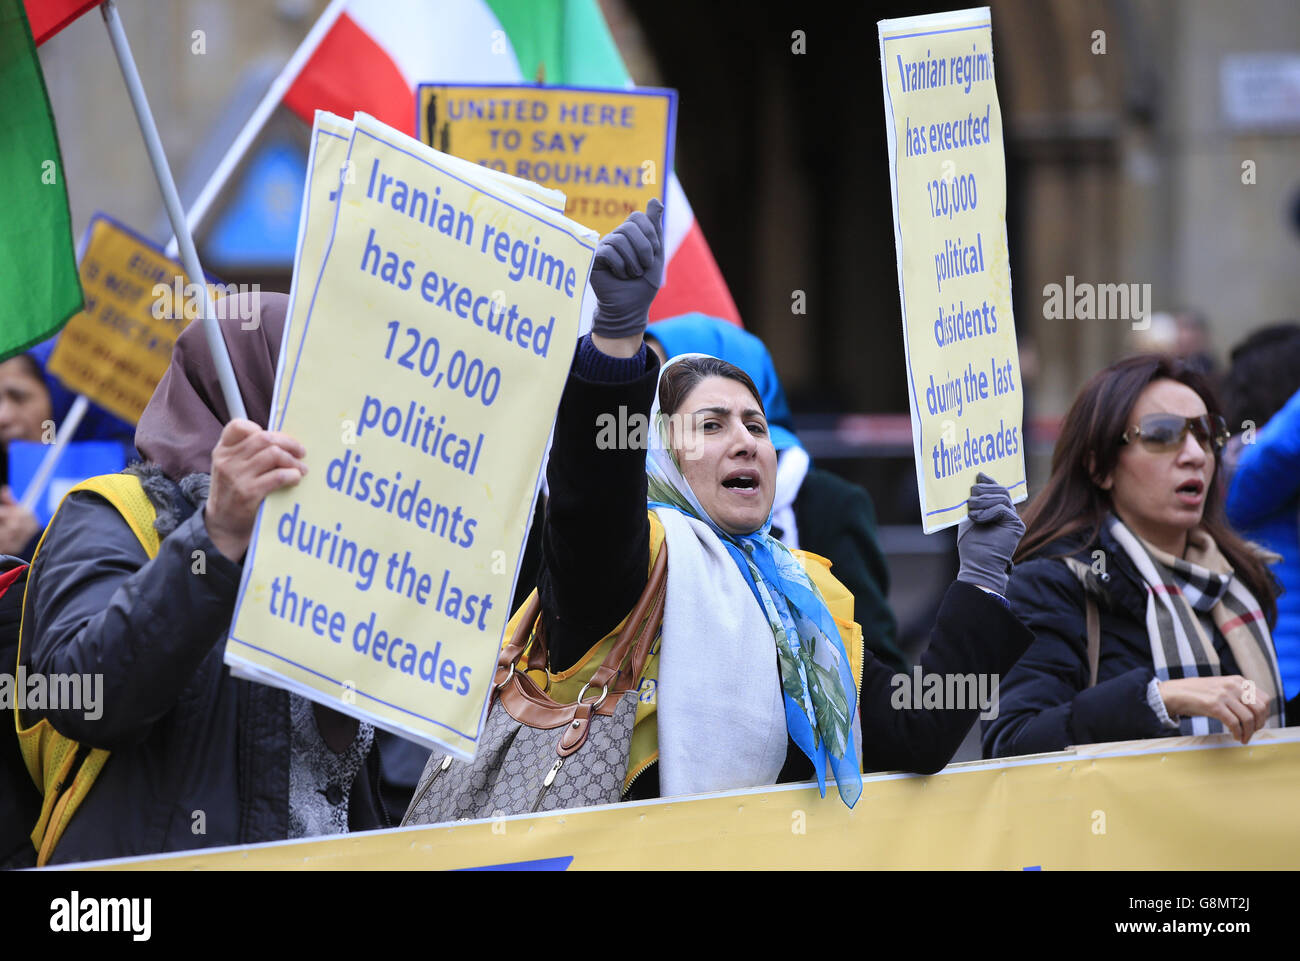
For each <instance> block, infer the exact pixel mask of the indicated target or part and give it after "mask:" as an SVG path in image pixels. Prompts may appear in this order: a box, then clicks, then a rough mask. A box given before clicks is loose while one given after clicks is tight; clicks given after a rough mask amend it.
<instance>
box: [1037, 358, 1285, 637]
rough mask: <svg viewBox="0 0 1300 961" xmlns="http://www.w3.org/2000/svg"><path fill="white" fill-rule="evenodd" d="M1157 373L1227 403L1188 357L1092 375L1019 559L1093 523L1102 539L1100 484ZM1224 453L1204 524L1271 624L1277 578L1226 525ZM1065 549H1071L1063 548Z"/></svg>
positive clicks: (1105, 501)
mask: <svg viewBox="0 0 1300 961" xmlns="http://www.w3.org/2000/svg"><path fill="white" fill-rule="evenodd" d="M1157 380H1173V381H1177V382H1178V383H1180V384H1184V385H1186V386H1187V387H1190V388H1191V389H1192V390H1194V391H1196V394H1197V396H1199V397H1200V398H1201V400H1203V401H1204V402H1205V407H1206V409H1207V410H1208V412H1209V413H1210V414H1211V415H1216V414H1220V413H1221V411H1222V408H1221V406H1220V404H1219V400H1218V397H1217V396H1216V395H1215V392H1214V388H1213V386H1212V385H1211V382H1210V380H1209V378H1207V377H1206V376H1205V375H1204V374H1202V373H1200V372H1198V371H1197V370H1195V369H1193V368H1191V367H1189V366H1188V365H1187V364H1186V363H1184V362H1183V361H1182V360H1180V359H1178V358H1175V357H1171V356H1169V355H1165V354H1139V355H1137V356H1135V357H1127V358H1125V359H1124V360H1121V361H1119V362H1118V363H1115V364H1111V365H1110V366H1109V367H1107V368H1106V369H1105V370H1102V371H1100V372H1098V373H1097V374H1094V375H1093V377H1092V379H1091V380H1089V381H1088V383H1086V384H1084V386H1083V389H1082V390H1081V391H1079V396H1078V397H1076V398H1075V399H1074V403H1073V404H1071V405H1070V410H1069V412H1068V413H1067V414H1066V415H1065V420H1064V422H1063V423H1062V424H1061V436H1060V439H1059V440H1058V441H1057V442H1056V449H1055V450H1054V451H1053V452H1052V474H1051V477H1050V478H1048V481H1047V486H1046V487H1044V488H1043V490H1042V492H1041V493H1039V495H1038V496H1037V497H1036V498H1034V501H1033V503H1031V504H1030V505H1029V507H1028V509H1027V510H1026V511H1025V516H1024V521H1025V535H1024V537H1022V538H1021V539H1020V547H1019V548H1018V549H1017V551H1016V557H1015V559H1016V560H1017V561H1022V560H1025V559H1027V558H1029V557H1032V556H1035V555H1038V554H1041V553H1042V552H1043V550H1044V549H1045V548H1046V547H1048V546H1049V545H1051V544H1053V543H1055V542H1056V541H1059V540H1061V539H1063V538H1067V537H1069V536H1070V535H1072V534H1076V533H1078V532H1079V531H1081V530H1087V531H1088V532H1089V533H1088V542H1089V543H1092V542H1093V541H1094V540H1096V538H1097V535H1098V534H1099V533H1100V531H1101V525H1102V521H1103V519H1104V518H1105V516H1106V513H1107V512H1108V511H1110V510H1111V499H1110V494H1109V492H1107V491H1104V490H1102V489H1101V488H1100V487H1098V486H1097V482H1096V480H1095V479H1096V478H1104V477H1105V476H1106V475H1107V474H1109V473H1110V472H1111V471H1112V470H1114V468H1115V464H1116V463H1117V462H1118V460H1119V455H1120V447H1121V446H1122V437H1121V435H1122V434H1123V433H1124V431H1125V430H1127V429H1128V428H1129V426H1130V424H1129V423H1128V421H1129V418H1130V417H1131V416H1132V413H1133V408H1134V406H1136V404H1137V400H1138V395H1140V394H1141V393H1142V391H1143V390H1145V389H1146V387H1147V385H1148V384H1151V383H1153V382H1155V381H1157ZM1222 475H1223V458H1222V457H1216V458H1215V463H1214V476H1213V477H1212V478H1210V484H1209V487H1208V489H1207V490H1206V492H1205V493H1206V498H1205V512H1204V514H1203V515H1202V517H1201V526H1202V527H1203V528H1204V530H1205V532H1206V533H1207V534H1209V535H1210V536H1211V537H1212V538H1214V542H1215V544H1217V545H1218V548H1219V550H1220V551H1221V552H1222V553H1223V556H1224V557H1225V558H1227V560H1228V563H1230V564H1231V565H1232V566H1233V569H1234V570H1235V571H1236V573H1237V576H1238V577H1239V578H1240V579H1241V582H1242V583H1243V584H1244V585H1245V586H1246V588H1247V589H1248V590H1249V591H1250V592H1251V593H1252V594H1253V595H1255V599H1256V600H1257V601H1258V602H1259V605H1260V608H1261V609H1262V610H1263V611H1264V614H1265V616H1266V617H1267V618H1268V622H1269V624H1270V625H1271V624H1272V623H1273V622H1274V620H1275V618H1276V616H1277V602H1276V600H1275V597H1274V582H1273V578H1272V576H1271V575H1270V574H1269V572H1268V569H1267V568H1266V567H1265V566H1264V563H1263V562H1262V561H1261V560H1260V559H1259V557H1258V556H1257V555H1256V554H1255V553H1254V551H1253V550H1252V549H1251V548H1250V547H1249V546H1248V545H1247V544H1246V542H1245V541H1244V540H1242V539H1241V537H1239V536H1238V535H1237V534H1236V533H1235V532H1233V530H1232V528H1231V526H1229V524H1228V520H1227V516H1226V514H1225V512H1224V508H1223V496H1222V492H1221V488H1222V486H1223V484H1222V483H1221V482H1220V479H1221V478H1222ZM1062 553H1063V554H1064V553H1068V552H1067V551H1062Z"/></svg>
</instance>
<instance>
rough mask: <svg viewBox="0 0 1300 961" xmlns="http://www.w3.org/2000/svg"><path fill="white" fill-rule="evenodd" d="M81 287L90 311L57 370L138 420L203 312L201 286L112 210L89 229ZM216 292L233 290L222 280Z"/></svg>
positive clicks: (69, 333) (67, 339)
mask: <svg viewBox="0 0 1300 961" xmlns="http://www.w3.org/2000/svg"><path fill="white" fill-rule="evenodd" d="M81 288H82V290H83V291H85V295H86V309H85V310H83V311H82V312H81V313H79V314H77V315H76V316H75V317H73V318H72V319H71V320H70V321H68V325H67V326H66V327H64V328H63V333H62V334H61V335H60V336H59V341H58V343H57V344H56V345H55V347H54V353H53V354H52V355H51V356H50V364H49V368H50V372H51V373H53V374H54V375H55V376H56V377H58V378H59V380H61V381H62V382H63V383H64V384H66V385H67V387H68V389H69V390H73V391H76V392H77V393H79V394H84V395H86V397H87V398H88V399H90V400H91V401H93V402H94V403H96V404H98V405H99V406H100V407H103V408H104V409H105V410H108V411H111V412H112V413H114V414H116V415H117V416H118V417H121V418H122V419H123V420H126V421H129V422H130V423H132V424H134V423H136V422H137V421H138V420H139V419H140V414H141V413H143V411H144V408H145V405H146V404H147V403H149V398H150V397H152V396H153V392H154V388H155V387H157V386H158V381H160V380H162V375H163V373H164V372H165V371H166V370H167V365H168V364H169V363H170V362H171V356H172V345H173V344H175V343H176V338H177V336H178V335H179V334H180V332H181V331H182V330H184V329H185V325H186V324H187V323H189V321H190V320H193V319H194V318H195V317H197V316H198V315H199V309H200V308H199V298H200V297H201V296H202V293H201V289H200V288H197V287H190V286H189V282H188V278H187V277H186V276H185V271H184V270H183V269H182V268H181V265H180V264H178V263H177V262H176V261H174V260H171V259H170V258H168V257H166V256H164V255H163V254H162V252H161V251H159V250H158V248H156V247H155V246H154V245H153V244H151V243H150V242H149V241H147V240H145V239H144V238H143V237H141V236H139V235H138V234H136V233H135V232H134V231H132V230H129V229H128V228H126V227H124V226H122V225H121V224H119V223H117V222H116V221H114V220H113V219H112V218H110V217H107V216H105V215H104V214H96V215H95V216H94V217H93V218H92V219H91V221H90V226H89V227H88V228H87V230H86V238H85V241H84V243H83V253H82V256H81ZM209 289H210V290H211V291H212V293H213V294H214V296H221V295H223V294H225V293H228V291H226V290H224V289H223V288H222V287H221V286H220V285H210V287H209ZM217 303H218V305H220V300H218V301H217ZM218 309H219V307H218Z"/></svg>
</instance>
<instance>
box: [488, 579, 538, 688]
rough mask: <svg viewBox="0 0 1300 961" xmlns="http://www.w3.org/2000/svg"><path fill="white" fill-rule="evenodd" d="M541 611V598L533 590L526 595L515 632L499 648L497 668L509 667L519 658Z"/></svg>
mask: <svg viewBox="0 0 1300 961" xmlns="http://www.w3.org/2000/svg"><path fill="white" fill-rule="evenodd" d="M541 612H542V600H541V598H540V597H538V596H537V592H536V591H533V592H532V593H531V594H529V595H528V600H527V602H526V603H525V606H524V613H523V615H522V616H521V617H520V618H519V620H518V622H516V624H515V632H514V634H512V635H511V636H510V640H509V642H508V643H507V644H505V646H503V647H502V648H501V653H500V654H499V655H498V656H497V669H498V670H500V669H502V668H509V667H510V666H511V665H513V664H514V663H515V661H517V660H519V655H520V654H522V653H523V651H524V648H525V647H527V646H528V638H529V636H530V635H531V634H532V633H533V625H534V624H535V623H536V622H537V617H538V615H539V614H541Z"/></svg>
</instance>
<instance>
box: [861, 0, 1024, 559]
mask: <svg viewBox="0 0 1300 961" xmlns="http://www.w3.org/2000/svg"><path fill="white" fill-rule="evenodd" d="M878 27H879V32H880V66H881V76H882V79H883V82H884V88H885V127H886V131H887V136H888V141H889V175H890V188H891V190H892V193H893V200H894V241H895V246H896V249H897V254H898V287H899V296H900V299H901V301H902V310H903V339H904V344H905V347H906V353H907V358H906V359H907V375H908V380H907V386H908V394H909V396H910V398H911V414H912V443H913V448H914V454H915V457H916V474H917V487H918V490H919V492H920V499H921V521H922V524H923V526H924V528H925V530H926V532H927V533H929V532H931V531H936V530H940V529H942V528H944V527H949V526H951V525H953V524H956V523H957V522H958V521H960V520H961V519H962V518H963V517H965V516H966V498H967V496H968V495H969V493H970V485H971V484H972V482H974V480H975V475H976V473H977V472H978V471H983V472H985V473H986V474H989V475H990V476H992V477H993V478H994V479H995V480H996V481H997V482H998V483H1000V484H1002V485H1003V486H1005V487H1007V488H1008V489H1009V490H1010V491H1011V496H1012V499H1013V500H1014V501H1022V500H1024V499H1025V498H1026V497H1027V496H1028V490H1027V486H1026V482H1025V455H1024V446H1025V442H1024V431H1023V425H1022V423H1021V420H1022V415H1023V400H1022V398H1023V394H1022V391H1021V384H1020V360H1019V355H1018V353H1017V351H1016V331H1015V323H1014V321H1013V319H1012V314H1011V268H1010V262H1009V260H1008V256H1007V233H1006V207H1007V203H1006V164H1005V160H1004V158H1003V153H1002V112H1001V110H1000V109H999V107H998V94H997V88H996V86H995V84H994V78H993V34H992V24H991V21H990V19H989V10H988V8H987V7H980V8H978V9H973V10H958V11H953V12H951V13H941V14H933V15H929V16H923V17H908V18H906V19H901V20H882V21H880V23H879V24H878Z"/></svg>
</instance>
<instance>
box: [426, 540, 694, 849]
mask: <svg viewBox="0 0 1300 961" xmlns="http://www.w3.org/2000/svg"><path fill="white" fill-rule="evenodd" d="M667 570H668V545H667V542H665V543H663V544H662V545H661V546H660V548H659V554H658V556H657V557H656V558H655V564H654V567H653V568H652V569H651V572H650V577H649V579H648V581H647V582H646V586H645V590H644V591H642V592H641V597H640V598H639V599H638V600H637V604H636V607H634V608H633V610H632V613H631V614H630V615H628V618H627V620H626V621H625V622H624V625H623V629H622V631H621V632H620V633H619V635H618V638H617V639H616V640H615V642H614V643H613V645H612V646H611V647H610V650H609V653H608V654H607V655H606V657H605V660H604V661H603V662H601V665H600V667H599V668H598V669H597V670H596V673H595V674H594V675H592V678H591V680H590V681H589V682H587V684H586V685H585V686H584V687H583V688H582V690H581V691H580V692H579V693H578V699H577V700H576V701H575V702H574V703H572V704H562V703H559V702H557V701H555V700H553V699H552V698H551V697H550V696H549V695H548V694H547V692H546V690H543V689H541V688H539V687H538V686H537V684H536V683H535V682H534V681H533V680H532V679H531V678H530V677H529V676H528V675H527V674H526V673H525V672H524V671H521V670H519V669H518V664H519V660H520V658H521V657H522V656H523V653H524V650H525V648H528V658H527V664H526V668H525V670H537V669H539V668H540V669H542V670H545V668H546V665H547V649H546V638H545V631H544V630H543V629H542V624H541V619H540V614H541V602H540V601H539V600H538V598H537V593H536V592H533V594H532V596H531V597H530V598H529V600H528V604H527V607H526V608H525V611H524V614H523V616H522V617H520V618H519V621H518V623H517V625H516V626H515V630H514V632H513V635H512V636H511V638H510V641H509V643H507V644H506V645H504V646H503V647H502V649H501V654H500V656H499V657H498V658H497V666H496V673H495V675H494V677H493V684H494V687H493V693H492V703H491V707H490V708H489V709H488V719H487V723H486V724H485V725H484V728H483V734H482V736H481V737H480V738H479V745H478V753H477V754H476V756H475V758H474V760H473V761H472V762H470V763H465V762H456V761H453V759H452V757H451V755H449V754H442V753H441V752H437V751H435V752H434V753H433V754H431V755H430V757H429V762H428V764H426V765H425V768H424V773H423V774H421V775H420V782H419V784H418V785H417V786H416V789H415V795H414V797H413V798H412V800H411V804H410V807H409V808H407V811H406V816H405V817H403V818H402V824H403V826H405V825H410V824H441V823H443V822H446V821H459V820H463V819H467V818H468V819H477V818H495V817H503V816H506V815H511V814H528V813H530V812H535V811H553V810H558V809H561V808H574V807H588V806H590V805H594V804H613V803H616V802H617V801H618V800H619V798H620V795H621V792H622V789H623V779H624V777H625V776H626V774H627V761H628V751H629V747H630V744H631V740H632V725H633V722H634V721H635V719H636V708H637V696H636V689H637V685H638V683H639V681H640V677H641V672H642V670H643V669H644V667H645V662H646V658H647V656H648V655H649V651H650V648H651V646H652V645H653V643H654V640H655V637H656V636H657V635H658V633H659V627H660V625H661V624H662V623H663V613H664V592H665V588H666V585H667ZM530 637H531V639H532V644H531V646H529V639H530ZM549 686H550V684H549V682H548V683H547V687H548V688H549ZM629 694H630V695H631V696H630V697H629V696H628V695H629Z"/></svg>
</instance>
